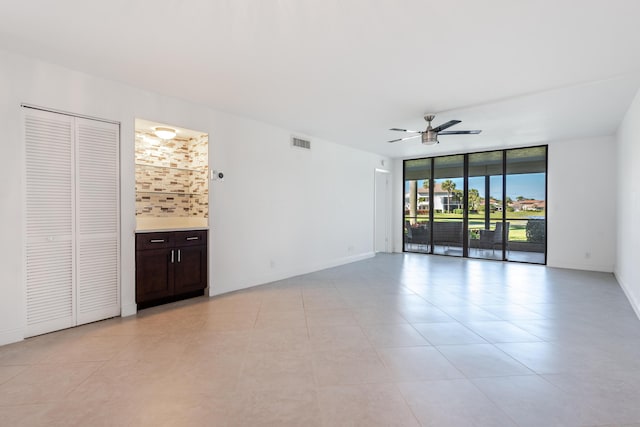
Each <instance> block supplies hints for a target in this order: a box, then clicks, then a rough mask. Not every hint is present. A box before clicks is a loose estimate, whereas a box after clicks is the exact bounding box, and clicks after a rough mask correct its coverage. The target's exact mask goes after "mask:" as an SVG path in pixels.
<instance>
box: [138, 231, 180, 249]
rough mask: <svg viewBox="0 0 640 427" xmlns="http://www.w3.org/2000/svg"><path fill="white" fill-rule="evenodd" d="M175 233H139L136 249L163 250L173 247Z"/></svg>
mask: <svg viewBox="0 0 640 427" xmlns="http://www.w3.org/2000/svg"><path fill="white" fill-rule="evenodd" d="M173 243H174V241H173V233H170V232H167V233H138V234H136V249H137V250H140V249H161V248H169V247H171V246H173Z"/></svg>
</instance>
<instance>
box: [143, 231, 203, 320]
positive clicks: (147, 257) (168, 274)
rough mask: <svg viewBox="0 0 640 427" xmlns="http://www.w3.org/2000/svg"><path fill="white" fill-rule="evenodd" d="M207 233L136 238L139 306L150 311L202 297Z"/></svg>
mask: <svg viewBox="0 0 640 427" xmlns="http://www.w3.org/2000/svg"><path fill="white" fill-rule="evenodd" d="M206 287H207V230H193V231H171V232H153V233H138V234H136V303H137V304H138V308H144V307H149V306H152V305H157V304H162V303H165V302H169V301H175V300H177V299H182V298H184V297H190V296H195V295H202V294H203V291H204V289H205V288H206Z"/></svg>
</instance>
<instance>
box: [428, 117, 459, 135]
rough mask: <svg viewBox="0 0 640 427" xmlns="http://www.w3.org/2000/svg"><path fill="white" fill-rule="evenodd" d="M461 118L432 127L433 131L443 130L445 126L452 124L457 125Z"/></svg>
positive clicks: (448, 126)
mask: <svg viewBox="0 0 640 427" xmlns="http://www.w3.org/2000/svg"><path fill="white" fill-rule="evenodd" d="M461 121H462V120H449V121H448V122H447V123H443V124H441V125H440V126H438V127H435V128H433V131H434V132H436V133H437V132H440V131H441V130H445V129H446V128H450V127H451V126H453V125H457V124H458V123H460V122H461Z"/></svg>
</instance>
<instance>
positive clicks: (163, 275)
mask: <svg viewBox="0 0 640 427" xmlns="http://www.w3.org/2000/svg"><path fill="white" fill-rule="evenodd" d="M172 261H173V262H172ZM174 265H175V251H174V250H173V249H167V248H161V249H148V250H143V251H140V250H139V251H136V303H138V304H139V303H142V302H147V301H152V300H155V299H159V298H164V297H169V296H172V295H173V287H174V280H173V277H174Z"/></svg>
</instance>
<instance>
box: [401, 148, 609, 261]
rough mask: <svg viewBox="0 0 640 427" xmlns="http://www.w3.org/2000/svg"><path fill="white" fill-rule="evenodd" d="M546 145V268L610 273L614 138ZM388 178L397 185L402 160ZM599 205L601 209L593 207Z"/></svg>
mask: <svg viewBox="0 0 640 427" xmlns="http://www.w3.org/2000/svg"><path fill="white" fill-rule="evenodd" d="M548 145H549V165H548V167H549V169H548V171H547V179H548V182H547V187H548V194H547V199H548V206H547V221H548V222H547V227H548V242H547V265H549V266H552V267H563V268H575V269H581V270H594V271H606V272H611V271H613V265H614V261H615V233H616V218H615V201H614V198H615V196H614V195H613V192H612V191H613V190H612V189H613V188H615V181H616V178H615V175H616V173H615V170H616V157H615V152H616V151H615V141H614V138H613V137H602V138H590V139H580V140H571V141H551V142H548ZM394 179H395V182H397V183H401V182H402V160H395V161H394ZM395 187H396V188H394V190H395V192H394V196H393V200H394V203H396V204H397V206H402V200H403V194H402V185H401V184H398V185H396V186H395ZM603 195H604V197H603ZM585 206H594V207H595V208H588V207H585ZM599 206H602V208H601V209H598V208H597V207H599ZM393 212H394V226H393V232H394V249H395V250H396V251H397V252H401V251H402V210H401V209H400V208H398V209H394V211H393ZM587 253H588V254H589V255H588V256H587V255H586V254H587Z"/></svg>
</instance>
